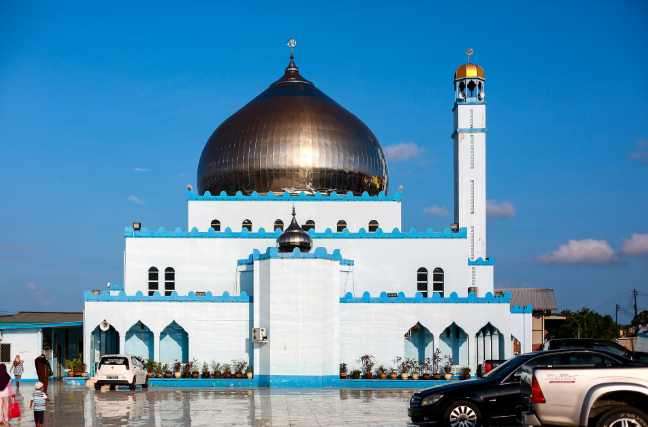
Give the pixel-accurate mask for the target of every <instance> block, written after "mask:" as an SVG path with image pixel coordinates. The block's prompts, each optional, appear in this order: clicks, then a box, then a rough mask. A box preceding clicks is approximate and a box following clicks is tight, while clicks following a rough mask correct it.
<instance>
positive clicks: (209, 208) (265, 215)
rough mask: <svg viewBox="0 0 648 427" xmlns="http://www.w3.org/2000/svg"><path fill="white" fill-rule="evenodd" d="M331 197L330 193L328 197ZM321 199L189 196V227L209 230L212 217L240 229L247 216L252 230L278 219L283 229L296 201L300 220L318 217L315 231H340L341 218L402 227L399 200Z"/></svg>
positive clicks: (358, 224) (350, 224) (354, 224)
mask: <svg viewBox="0 0 648 427" xmlns="http://www.w3.org/2000/svg"><path fill="white" fill-rule="evenodd" d="M327 198H328V197H327ZM327 198H324V199H322V200H320V201H317V200H315V199H313V198H312V197H309V198H308V200H306V198H303V199H302V198H298V197H292V198H289V199H287V200H286V201H269V200H268V199H267V198H259V200H249V199H246V200H225V201H221V200H219V201H207V200H195V201H192V200H190V201H189V202H188V204H189V230H191V229H193V228H194V227H196V228H197V229H198V231H207V230H209V228H210V227H211V223H212V221H213V220H218V221H220V223H221V230H222V231H225V228H227V227H229V228H231V230H232V231H234V232H236V231H241V230H242V224H243V221H244V220H250V221H251V222H252V231H258V230H259V228H261V227H263V228H264V229H265V230H266V231H274V224H275V221H276V220H277V219H280V220H282V221H283V223H284V229H286V228H287V227H288V225H289V224H290V221H291V220H292V208H293V204H294V206H295V210H296V212H297V220H298V222H299V224H301V225H303V224H306V221H309V220H312V221H315V231H317V232H323V231H325V230H326V229H327V228H330V229H331V230H332V231H333V232H336V231H337V224H338V221H340V220H343V221H345V222H346V223H347V228H348V229H349V231H350V232H358V231H359V230H360V229H361V228H364V229H365V230H368V229H369V221H372V220H375V221H378V224H379V226H380V227H381V228H382V229H383V230H389V231H391V230H393V229H394V228H401V203H400V200H399V201H346V200H345V201H326V199H327Z"/></svg>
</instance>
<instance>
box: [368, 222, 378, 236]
mask: <svg viewBox="0 0 648 427" xmlns="http://www.w3.org/2000/svg"><path fill="white" fill-rule="evenodd" d="M378 227H379V225H378V221H376V220H371V221H369V232H370V233H375V232H376V230H378Z"/></svg>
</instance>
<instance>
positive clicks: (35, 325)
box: [0, 322, 83, 330]
mask: <svg viewBox="0 0 648 427" xmlns="http://www.w3.org/2000/svg"><path fill="white" fill-rule="evenodd" d="M77 326H83V322H67V323H31V324H20V325H0V330H3V329H31V328H67V327H77Z"/></svg>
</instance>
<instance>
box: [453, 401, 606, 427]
mask: <svg viewBox="0 0 648 427" xmlns="http://www.w3.org/2000/svg"><path fill="white" fill-rule="evenodd" d="M443 419H444V421H445V423H446V425H448V426H450V427H477V426H479V425H481V412H479V409H477V407H476V406H475V405H474V404H472V403H470V402H468V401H465V400H457V401H456V402H452V403H451V404H450V405H449V406H448V408H447V409H446V411H445V416H444V417H443ZM615 427H616V426H615Z"/></svg>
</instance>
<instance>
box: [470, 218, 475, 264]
mask: <svg viewBox="0 0 648 427" xmlns="http://www.w3.org/2000/svg"><path fill="white" fill-rule="evenodd" d="M470 259H472V260H474V259H475V226H474V225H471V226H470Z"/></svg>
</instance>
